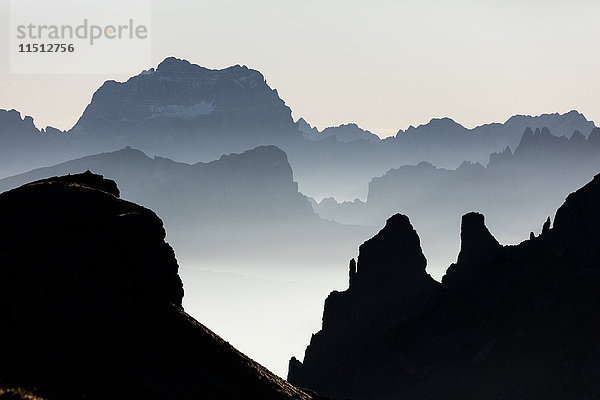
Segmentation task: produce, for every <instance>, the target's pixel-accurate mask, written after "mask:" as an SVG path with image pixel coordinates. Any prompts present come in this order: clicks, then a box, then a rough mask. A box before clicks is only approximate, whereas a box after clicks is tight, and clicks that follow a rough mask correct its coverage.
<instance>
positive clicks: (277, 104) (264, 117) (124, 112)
mask: <svg viewBox="0 0 600 400" xmlns="http://www.w3.org/2000/svg"><path fill="white" fill-rule="evenodd" d="M2 115H3V116H4V117H2V116H0V138H1V140H2V143H3V146H2V150H0V172H1V173H2V175H3V176H9V175H13V174H15V173H17V172H25V171H27V170H31V169H34V168H37V167H41V166H47V165H52V164H56V163H58V162H61V161H67V160H70V159H74V158H77V157H82V156H86V155H92V154H96V153H99V152H107V151H115V150H118V149H121V148H123V147H126V146H131V147H134V148H138V149H140V150H142V151H144V152H146V153H148V154H151V155H159V156H162V157H168V158H171V159H174V160H177V161H182V162H187V163H196V162H198V161H210V160H212V159H216V158H218V157H219V156H221V155H222V154H228V153H232V152H242V151H244V150H248V149H251V148H255V147H257V146H261V145H276V146H278V147H279V148H281V149H282V150H284V151H285V152H286V153H287V154H288V157H289V160H290V163H291V165H292V168H293V170H294V173H295V174H296V179H297V181H298V182H299V184H300V188H301V191H302V192H303V193H306V194H308V195H310V196H312V197H316V198H322V197H328V196H334V197H336V198H338V199H341V200H347V199H352V198H354V197H363V196H364V195H365V194H366V193H364V190H365V188H366V185H367V183H368V182H369V180H370V179H371V178H372V177H374V176H377V175H381V174H383V173H385V172H386V171H387V170H389V169H391V168H397V167H400V166H401V165H405V164H412V163H417V162H420V161H428V162H431V163H432V164H434V165H436V166H438V167H445V168H455V167H456V166H458V165H460V163H462V162H463V161H471V162H485V161H487V158H488V157H489V155H490V154H491V153H493V152H499V151H502V150H503V149H504V148H505V147H506V146H509V147H510V148H511V149H514V148H515V147H516V145H517V144H518V141H519V138H520V136H521V135H522V134H523V132H524V130H525V128H527V127H531V128H532V129H536V128H540V129H541V128H542V127H549V128H550V129H551V131H552V132H553V134H555V135H558V136H561V135H565V136H567V137H570V135H572V134H573V133H574V132H575V131H580V132H581V133H582V134H583V135H584V136H586V137H587V136H588V135H589V133H590V132H591V130H592V129H593V128H594V123H593V122H591V121H588V120H587V119H586V118H585V117H584V116H583V115H582V114H580V113H578V112H576V111H570V112H568V113H566V114H544V115H540V116H537V117H531V116H523V115H519V116H514V117H511V118H510V119H509V120H507V121H506V122H505V123H504V124H499V123H493V124H487V125H482V126H479V127H477V128H474V129H467V128H465V127H463V126H462V125H460V124H458V123H456V122H454V121H452V120H451V119H449V118H441V119H433V120H431V121H430V122H429V123H427V124H424V125H419V126H417V127H416V128H415V127H409V128H408V129H407V130H399V131H398V133H397V134H396V136H394V137H390V138H386V139H385V140H380V139H379V138H378V137H377V136H376V135H374V134H372V133H371V132H369V131H365V130H363V129H361V128H360V127H358V126H357V125H356V124H346V125H341V126H338V127H331V128H326V129H324V130H323V131H318V130H316V128H312V127H311V126H310V124H308V123H307V122H306V121H305V120H304V119H299V120H298V121H296V122H294V121H293V119H292V113H291V109H290V108H289V107H287V106H286V105H285V103H284V101H283V100H282V99H281V98H280V96H279V94H278V92H277V91H276V90H275V89H272V88H271V87H270V86H269V85H268V84H267V82H266V80H265V78H264V76H263V75H262V74H261V73H260V72H258V71H256V70H252V69H249V68H247V67H245V66H239V65H237V66H233V67H229V68H225V69H222V70H210V69H207V68H203V67H200V66H198V65H195V64H191V63H190V62H188V61H186V60H181V59H176V58H174V57H169V58H167V59H165V60H164V61H163V62H161V63H160V64H159V65H158V66H157V67H156V68H155V69H154V68H152V69H149V70H146V71H143V72H141V73H140V74H139V75H136V76H133V77H131V78H130V79H128V80H127V81H126V82H115V81H107V82H105V83H104V84H103V85H102V86H101V87H100V88H99V89H98V90H97V91H96V92H95V93H94V95H93V96H92V100H91V102H90V104H89V105H88V106H87V107H86V109H85V111H84V112H83V114H82V115H81V117H80V118H79V120H78V121H77V123H76V124H75V126H73V128H72V129H70V130H69V131H67V132H60V131H58V130H56V129H54V128H50V127H49V128H46V129H45V130H43V131H38V130H37V129H35V127H34V126H33V121H32V119H31V118H29V117H27V118H25V119H22V118H21V117H20V116H19V114H18V113H16V112H14V111H8V112H7V111H4V112H3V114H2ZM7 116H8V117H9V118H6V117H7ZM17 117H18V118H17ZM4 143H6V145H4Z"/></svg>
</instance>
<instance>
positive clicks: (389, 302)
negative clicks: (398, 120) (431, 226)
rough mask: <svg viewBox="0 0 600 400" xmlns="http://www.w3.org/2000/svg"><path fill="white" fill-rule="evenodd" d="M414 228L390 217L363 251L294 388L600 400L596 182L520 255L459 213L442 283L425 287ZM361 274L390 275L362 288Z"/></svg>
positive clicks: (295, 364) (392, 395) (370, 395)
mask: <svg viewBox="0 0 600 400" xmlns="http://www.w3.org/2000/svg"><path fill="white" fill-rule="evenodd" d="M540 134H542V133H541V132H540ZM534 136H535V134H534ZM575 140H578V139H575ZM410 231H411V229H410V227H409V224H408V219H407V218H406V217H404V216H400V215H395V216H394V217H392V218H391V219H390V220H388V222H387V224H386V227H385V228H384V229H383V230H382V231H381V232H380V233H379V234H378V235H376V236H375V237H374V238H373V239H370V240H369V241H367V242H366V243H365V244H364V245H363V246H361V249H360V256H359V263H358V266H357V273H356V276H355V277H354V278H352V273H351V285H350V288H349V289H348V290H347V291H345V292H341V293H338V292H333V293H332V294H331V295H330V296H329V298H328V299H327V302H326V304H325V311H324V316H323V329H322V330H321V331H320V332H318V333H317V334H315V335H314V336H313V338H312V340H311V343H310V345H309V346H308V348H307V349H306V353H305V357H304V361H303V362H300V361H299V360H297V359H295V358H293V359H292V360H290V364H289V375H288V378H289V380H290V382H292V383H294V384H298V385H302V386H304V387H308V388H312V389H315V390H318V391H320V393H323V394H326V395H328V396H332V397H334V398H345V399H403V398H406V399H416V400H418V399H440V400H441V399H473V400H475V399H517V400H521V399H522V400H526V399H561V400H562V399H564V400H567V399H596V398H600V346H599V344H598V331H599V330H600V319H598V315H599V312H600V291H599V290H598V288H599V287H600V246H598V243H599V240H600V175H597V176H596V177H595V178H594V179H593V180H592V181H591V182H589V183H588V184H587V185H585V186H584V187H583V188H581V189H579V190H577V191H576V192H574V193H572V194H571V195H569V196H568V197H567V199H566V201H565V202H564V204H563V205H562V206H561V207H560V208H559V209H558V211H557V212H556V217H555V220H554V225H553V226H551V223H550V219H549V218H548V220H547V221H546V223H545V224H544V228H543V232H542V234H541V235H540V236H538V237H536V236H535V235H533V234H532V235H531V236H530V239H529V240H526V241H524V242H522V243H520V244H519V245H516V246H501V245H500V244H499V243H498V242H497V240H496V239H495V238H494V237H493V236H492V235H491V233H490V232H489V231H488V229H487V228H486V226H485V224H484V217H483V215H482V214H479V213H468V214H466V215H465V216H464V217H463V219H462V226H461V250H460V254H459V256H458V260H457V262H456V264H453V265H452V266H451V267H450V268H449V269H448V271H447V274H446V276H445V277H444V279H443V283H442V284H441V285H439V284H435V283H431V284H429V286H427V285H428V284H427V283H425V282H427V279H426V278H425V276H426V275H425V271H424V264H425V262H424V260H421V256H420V255H419V248H418V240H419V239H418V237H416V233H412V234H411V232H410ZM396 239H397V240H396ZM367 255H368V256H367ZM393 260H396V262H395V263H393V262H392V261H393ZM409 260H410V261H409ZM404 261H406V264H404V263H403V262H404ZM392 264H395V265H396V266H397V267H399V266H401V265H402V268H387V269H386V268H382V266H390V265H392ZM351 270H352V265H351ZM392 270H394V271H399V274H398V275H397V276H395V274H394V273H392V272H391V271H392ZM365 271H379V272H381V271H386V272H383V273H380V274H379V275H378V277H377V278H378V279H374V278H373V279H370V280H367V281H366V282H361V274H362V277H363V278H364V277H368V276H369V275H368V274H367V273H366V272H365ZM419 271H421V272H419ZM372 276H373V277H374V274H372ZM403 277H404V279H403ZM389 282H391V284H390V283H389ZM367 283H368V284H367ZM405 287H410V288H417V287H420V288H421V290H420V291H416V290H412V291H411V292H410V294H408V293H409V292H404V288H405ZM428 287H429V290H427V288H428ZM399 293H405V294H399ZM359 294H360V295H359ZM378 299H385V301H378ZM333 300H335V302H333ZM333 304H335V306H332V305H333ZM363 321H376V322H377V324H373V323H371V324H363V323H361V322H363Z"/></svg>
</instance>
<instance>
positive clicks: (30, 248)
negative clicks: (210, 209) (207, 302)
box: [0, 172, 313, 399]
mask: <svg viewBox="0 0 600 400" xmlns="http://www.w3.org/2000/svg"><path fill="white" fill-rule="evenodd" d="M118 195H119V192H118V189H117V187H116V185H115V183H114V182H112V181H108V180H106V179H103V178H102V177H101V176H98V175H94V174H92V173H90V172H86V173H84V174H80V175H72V176H65V177H61V178H56V177H55V178H50V179H46V180H42V181H37V182H34V183H31V184H27V185H25V186H22V187H20V188H18V189H14V190H11V191H9V192H5V193H2V194H0V318H1V319H2V329H0V387H9V388H10V387H26V388H27V387H33V388H37V389H38V390H39V392H40V393H41V394H43V395H48V396H49V397H51V398H55V399H81V398H92V399H109V398H110V399H131V398H147V399H192V398H194V399H197V398H206V399H233V398H235V399H310V398H313V396H311V395H309V394H306V393H304V392H302V391H300V390H298V389H296V388H294V387H293V386H291V385H289V384H288V383H287V382H285V381H283V380H281V379H279V378H278V377H276V376H274V375H273V374H271V373H270V372H269V371H268V370H266V369H265V368H263V367H261V366H260V365H258V364H257V363H255V362H254V361H252V360H250V359H249V358H247V357H246V356H244V355H243V354H241V353H239V352H238V351H237V350H235V349H234V348H233V347H232V346H230V345H229V344H228V343H227V342H225V341H223V340H222V339H221V338H219V337H218V336H217V335H215V334H214V333H212V332H211V331H210V330H208V329H207V328H206V327H204V326H203V325H202V324H200V323H199V322H197V321H195V320H194V319H192V318H191V317H190V316H189V315H187V314H186V313H185V312H184V311H183V309H182V306H181V301H182V297H183V286H182V282H181V280H180V278H179V275H178V264H177V260H176V259H175V256H174V252H173V249H172V248H171V247H170V246H169V245H168V244H167V243H166V242H165V231H164V229H163V225H162V221H161V220H160V219H159V218H158V217H157V216H156V215H155V214H154V212H152V211H151V210H149V209H147V208H144V207H142V206H139V205H136V204H134V203H130V202H127V201H124V200H121V199H120V198H119V197H118Z"/></svg>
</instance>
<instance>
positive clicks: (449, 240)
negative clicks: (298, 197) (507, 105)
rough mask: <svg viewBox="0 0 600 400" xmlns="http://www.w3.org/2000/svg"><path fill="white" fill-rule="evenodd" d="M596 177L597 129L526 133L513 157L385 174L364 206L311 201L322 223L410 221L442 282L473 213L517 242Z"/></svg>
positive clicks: (504, 154)
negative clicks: (463, 220) (400, 217)
mask: <svg viewBox="0 0 600 400" xmlns="http://www.w3.org/2000/svg"><path fill="white" fill-rule="evenodd" d="M598 171H600V129H598V128H595V129H594V130H593V131H592V132H591V133H590V135H589V138H586V137H584V135H583V134H582V133H580V132H579V131H576V132H575V133H574V134H573V135H572V136H571V138H570V139H567V138H566V137H565V136H561V137H558V136H555V135H552V134H551V132H550V130H549V129H548V128H543V129H536V130H535V132H534V131H533V130H531V129H529V128H527V129H526V131H525V133H524V134H523V135H522V137H521V141H520V143H519V145H518V146H517V148H516V149H515V151H514V153H513V152H512V151H511V150H510V148H509V147H507V148H506V149H504V151H502V152H500V153H494V154H492V155H491V156H490V157H489V163H487V165H486V166H483V165H481V164H479V163H470V162H464V163H462V164H461V165H460V166H459V167H458V168H456V169H452V170H447V169H442V168H438V167H435V166H434V165H432V164H430V163H427V162H421V163H419V164H417V165H406V166H402V167H400V168H397V169H391V170H389V171H388V172H386V173H385V174H384V175H382V176H380V177H375V178H373V179H372V180H371V182H370V183H369V189H368V197H367V200H366V201H365V202H363V201H360V200H355V201H353V202H348V201H347V202H337V201H336V200H335V199H333V198H326V199H323V200H322V201H321V202H316V201H314V200H313V208H314V209H315V211H316V212H317V213H318V214H319V215H320V216H321V217H323V218H326V219H331V220H335V221H338V222H341V223H345V224H360V225H377V224H381V223H383V221H385V220H386V218H387V217H388V216H389V215H392V214H395V213H403V214H406V215H410V216H411V220H412V223H413V224H414V226H415V227H416V228H417V230H418V231H419V234H420V236H421V240H422V245H423V248H424V251H425V254H426V255H427V258H428V259H429V261H430V263H429V271H430V272H431V273H432V274H434V276H435V277H436V278H441V276H442V275H443V273H444V271H445V270H446V268H447V267H448V265H449V264H450V263H451V262H452V260H453V259H454V255H455V254H456V252H457V251H458V244H459V241H458V233H459V232H458V230H457V229H456V225H457V222H458V221H460V217H461V215H463V214H465V213H467V212H469V211H472V210H479V211H481V212H484V213H485V214H486V215H488V223H489V225H490V227H491V228H492V229H493V231H494V232H496V233H497V235H498V237H499V238H500V240H501V241H503V242H504V243H518V242H520V241H522V240H523V239H525V238H526V237H527V234H528V232H530V231H537V230H538V229H539V228H540V226H539V224H540V221H543V220H544V219H546V217H547V216H549V215H551V214H552V213H553V212H554V210H556V208H557V207H558V206H559V205H560V204H561V203H562V199H564V198H565V196H566V195H567V194H569V193H570V192H572V191H573V190H575V189H577V188H578V187H580V186H582V185H583V184H585V182H587V181H589V180H590V179H591V178H592V177H593V176H594V175H595V174H597V173H598Z"/></svg>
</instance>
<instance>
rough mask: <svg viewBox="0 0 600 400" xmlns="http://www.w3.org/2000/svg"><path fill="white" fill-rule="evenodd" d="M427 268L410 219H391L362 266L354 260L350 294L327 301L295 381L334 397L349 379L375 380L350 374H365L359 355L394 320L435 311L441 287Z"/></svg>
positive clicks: (295, 365) (294, 367)
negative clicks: (318, 329)
mask: <svg viewBox="0 0 600 400" xmlns="http://www.w3.org/2000/svg"><path fill="white" fill-rule="evenodd" d="M425 267H426V260H425V257H424V255H423V253H422V251H421V247H420V243H419V237H418V235H417V233H416V231H415V230H414V229H413V227H412V225H411V224H410V221H409V219H408V218H407V217H406V216H404V215H401V214H397V215H394V216H393V217H391V218H390V219H388V221H387V222H386V225H385V227H384V228H383V229H382V230H381V231H380V232H379V233H378V234H377V235H375V236H374V237H373V238H372V239H369V240H367V241H366V242H365V243H364V244H362V245H361V246H360V251H359V256H358V262H355V260H354V259H352V260H351V261H350V274H349V278H350V279H349V288H348V290H346V291H344V292H337V291H336V292H332V293H331V294H330V295H329V297H327V299H326V300H325V311H324V312H323V329H322V330H321V331H320V332H318V333H317V334H315V335H313V337H312V339H311V343H310V345H309V347H308V348H307V350H306V355H305V357H304V363H303V364H302V363H300V362H299V361H298V360H297V359H295V358H293V359H292V360H291V361H290V370H289V379H290V380H293V381H294V382H296V384H297V385H299V386H307V387H311V388H314V389H316V388H318V389H319V390H324V391H325V392H329V393H333V392H332V391H331V388H332V387H336V386H345V385H346V383H345V382H346V381H347V380H350V381H352V380H356V379H357V380H358V381H361V382H365V381H366V380H368V379H370V378H369V377H368V376H364V377H359V376H357V375H358V374H354V373H353V374H351V375H346V372H348V371H350V370H352V369H354V368H356V369H357V370H360V369H361V367H360V366H359V364H354V363H355V362H358V361H360V360H358V359H355V358H354V357H355V354H356V353H359V352H360V351H361V350H360V349H367V348H369V346H370V345H371V344H373V338H374V337H376V336H377V337H380V336H382V335H386V334H387V333H388V332H387V331H388V329H389V327H390V317H391V316H394V317H395V318H398V319H399V320H403V319H404V320H410V319H412V318H414V317H415V316H417V315H420V314H422V313H424V312H426V311H427V310H428V309H429V307H431V304H433V302H434V299H435V298H436V296H437V295H438V289H439V283H437V282H436V281H435V280H433V279H432V278H431V277H430V276H429V275H428V274H427V272H425ZM350 365H353V367H350ZM337 394H338V393H336V395H337ZM345 395H346V393H345V392H344V394H343V396H345ZM343 396H342V398H343Z"/></svg>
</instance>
